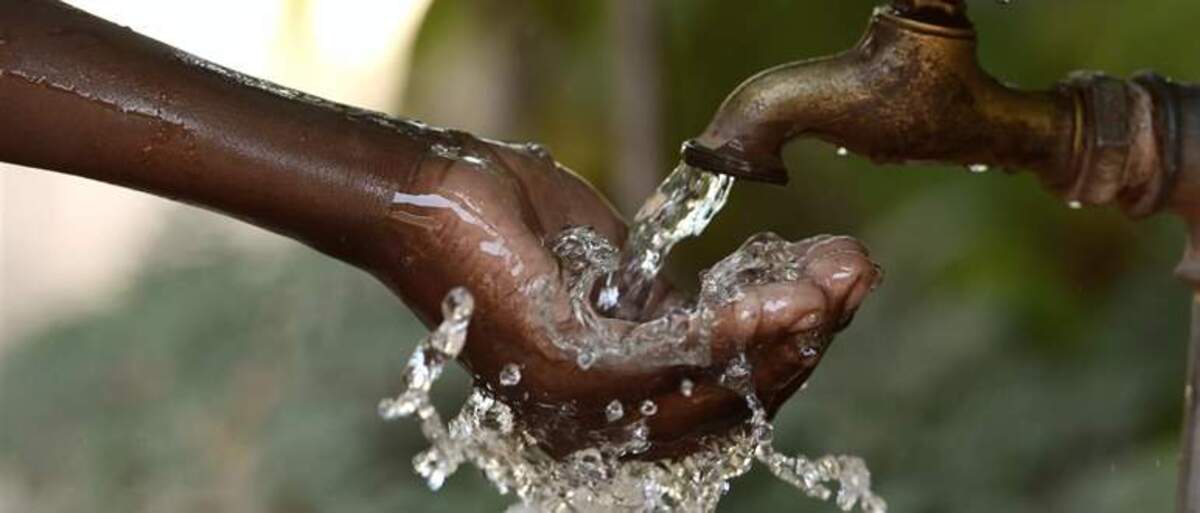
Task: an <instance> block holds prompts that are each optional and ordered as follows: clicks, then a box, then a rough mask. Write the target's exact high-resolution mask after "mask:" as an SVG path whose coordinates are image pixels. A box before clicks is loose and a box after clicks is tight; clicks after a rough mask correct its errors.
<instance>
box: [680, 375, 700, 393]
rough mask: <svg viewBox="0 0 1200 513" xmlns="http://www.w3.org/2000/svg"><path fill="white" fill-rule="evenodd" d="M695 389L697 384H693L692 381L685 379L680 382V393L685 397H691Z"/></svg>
mask: <svg viewBox="0 0 1200 513" xmlns="http://www.w3.org/2000/svg"><path fill="white" fill-rule="evenodd" d="M695 388H696V384H695V383H692V380H690V379H687V378H683V381H680V382H679V393H681V394H683V396H684V397H691V396H692V392H693V391H694V390H695Z"/></svg>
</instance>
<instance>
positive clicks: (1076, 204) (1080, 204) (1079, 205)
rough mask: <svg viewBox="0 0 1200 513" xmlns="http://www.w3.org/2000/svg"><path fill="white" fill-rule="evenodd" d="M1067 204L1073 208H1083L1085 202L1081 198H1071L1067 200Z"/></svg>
mask: <svg viewBox="0 0 1200 513" xmlns="http://www.w3.org/2000/svg"><path fill="white" fill-rule="evenodd" d="M1067 206H1068V207H1070V208H1071V210H1079V209H1081V208H1083V202H1081V201H1079V200H1071V201H1068V202H1067Z"/></svg>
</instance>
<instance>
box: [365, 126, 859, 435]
mask: <svg viewBox="0 0 1200 513" xmlns="http://www.w3.org/2000/svg"><path fill="white" fill-rule="evenodd" d="M412 176H413V178H412V179H411V180H409V181H408V183H407V184H405V185H404V187H405V189H404V190H402V191H396V192H395V195H394V202H393V205H392V210H391V214H390V216H389V219H390V221H389V225H390V227H391V229H392V230H394V233H393V235H394V236H395V240H397V241H404V243H403V244H399V243H397V244H396V245H395V246H394V250H393V251H391V252H389V253H388V255H389V256H388V258H387V261H386V262H385V263H384V264H383V265H382V266H381V269H380V270H377V271H376V274H377V275H379V276H380V277H381V278H382V279H383V280H384V282H385V283H388V284H389V285H390V286H391V287H392V288H393V289H394V290H395V291H397V292H398V293H399V294H400V295H401V296H402V297H403V298H405V299H406V300H407V301H408V303H409V304H410V305H411V306H413V307H414V308H415V309H416V310H417V311H418V312H419V313H420V314H421V315H422V316H423V317H424V318H425V320H426V321H427V322H429V321H433V322H436V321H437V320H438V318H439V315H440V314H439V313H438V312H439V310H438V306H439V305H440V302H441V299H442V296H443V295H444V294H445V293H446V291H448V290H449V289H451V288H452V287H455V286H460V285H461V286H465V287H467V288H468V289H469V290H470V291H471V292H472V294H473V295H474V298H475V315H474V318H473V319H472V321H471V324H470V328H469V335H468V340H467V344H466V347H465V349H464V351H463V353H462V355H461V361H462V363H463V364H464V365H465V366H466V367H467V369H468V370H469V371H470V372H471V373H472V374H473V375H474V376H475V381H476V384H477V385H479V386H486V387H488V388H489V389H490V390H492V391H493V393H495V394H497V395H499V396H500V397H502V398H503V399H504V400H505V401H506V402H507V403H508V404H510V405H512V406H514V407H515V408H516V410H517V411H518V412H519V414H520V416H521V419H520V420H521V421H522V422H523V425H524V426H525V427H526V428H527V429H531V430H532V432H533V433H534V434H535V436H537V437H538V438H539V440H541V441H542V442H543V445H544V447H545V448H546V449H547V450H548V451H549V452H551V453H552V454H555V455H559V456H561V455H565V454H567V453H569V452H571V451H573V450H576V449H579V448H582V447H584V446H586V445H589V444H594V443H595V442H596V441H600V440H613V441H619V440H620V439H621V433H622V432H623V431H622V428H623V427H624V426H626V425H628V424H629V423H631V422H634V421H636V420H638V419H640V418H642V417H643V415H642V414H641V413H640V412H639V411H638V409H639V408H638V405H639V404H641V403H642V402H643V401H645V400H652V401H654V402H655V403H656V405H657V412H656V413H655V414H654V415H652V416H649V417H647V424H648V426H649V428H650V441H651V443H652V449H651V450H650V451H649V452H648V453H646V454H645V457H661V456H669V455H677V454H683V453H687V452H691V451H693V450H695V449H696V448H697V443H698V442H699V441H700V439H701V438H702V437H703V436H704V435H708V434H714V433H721V432H724V431H726V430H728V429H729V428H731V427H732V426H735V425H736V424H737V423H739V422H741V421H743V420H744V419H745V418H746V416H747V414H748V410H747V409H746V408H745V404H744V401H743V399H742V398H741V397H739V396H737V395H736V394H734V393H733V392H731V391H730V390H728V389H726V388H725V387H723V386H721V384H720V383H719V376H720V374H721V372H722V371H723V370H724V369H725V366H726V365H727V364H728V362H729V360H730V359H731V358H733V357H734V356H736V355H737V354H739V353H742V352H744V353H745V354H746V355H747V358H748V361H749V362H750V363H751V365H752V366H753V383H754V385H755V387H756V390H757V392H758V394H759V396H760V398H761V399H762V401H763V403H764V404H765V405H766V406H767V408H768V410H769V411H770V412H771V413H772V414H773V413H774V411H775V410H777V409H778V408H779V406H780V405H782V403H783V402H784V401H785V400H786V399H787V398H788V397H789V396H791V394H792V393H793V392H795V391H796V390H797V389H798V388H799V387H800V385H802V384H803V383H804V381H805V380H807V378H808V376H809V374H810V373H811V372H812V370H813V369H814V368H815V367H816V365H817V363H818V362H819V361H820V359H821V356H822V355H823V354H824V351H825V349H826V347H827V346H828V342H829V341H830V339H831V336H832V334H833V333H834V332H836V331H838V330H839V329H841V328H842V327H844V326H845V325H846V324H847V322H848V321H849V319H850V317H851V315H852V314H853V313H854V311H855V310H856V309H857V308H858V306H859V305H860V304H861V302H862V301H863V299H864V298H865V296H866V295H867V293H868V292H869V291H870V290H871V288H872V287H873V285H874V284H875V282H876V281H877V270H876V267H875V265H874V264H873V263H872V262H871V261H870V260H869V259H868V258H867V254H866V250H865V249H864V248H863V247H862V246H861V245H859V244H858V243H857V242H855V241H854V240H852V239H849V238H834V237H818V238H814V239H809V240H807V241H804V242H802V243H799V244H794V245H792V246H791V249H790V250H789V251H790V252H792V253H794V258H795V259H796V261H798V262H804V263H805V265H804V267H803V275H804V276H803V278H802V279H800V280H798V281H794V282H786V283H772V284H766V285H757V286H750V287H747V288H745V289H743V291H742V292H743V294H742V295H741V297H740V298H739V299H738V300H736V301H735V302H731V303H728V304H723V305H721V306H720V307H719V308H717V309H716V310H715V316H714V319H713V324H712V331H711V334H710V335H709V337H708V338H705V339H703V340H704V341H707V343H708V344H709V346H710V351H711V358H710V359H709V360H708V362H709V363H708V365H705V366H699V365H671V364H655V363H653V362H650V363H647V362H646V361H639V360H612V359H608V360H605V359H601V360H598V361H596V362H595V364H594V365H593V366H591V367H590V368H588V369H587V370H584V369H581V368H580V367H579V366H578V365H577V363H576V355H575V354H567V352H566V351H564V350H563V349H560V348H559V347H558V346H556V345H555V344H554V343H553V341H552V339H551V337H550V329H549V326H548V325H547V323H546V322H545V320H544V318H545V317H544V315H542V314H538V313H537V312H539V308H541V309H542V310H541V311H542V312H546V311H547V310H548V311H549V314H550V315H551V316H552V317H553V318H555V319H561V320H563V322H567V321H569V319H570V312H569V310H570V309H569V307H568V304H569V297H568V296H567V292H566V291H565V290H564V289H565V287H563V283H562V277H561V273H560V269H559V263H558V260H557V258H556V256H555V255H554V254H553V253H552V252H551V251H550V250H549V249H548V248H549V246H550V241H551V240H552V239H553V238H554V237H555V236H556V235H557V234H559V233H560V232H561V231H562V230H564V229H566V228H569V227H578V226H591V227H592V228H594V229H595V230H596V231H597V232H598V233H599V234H600V235H603V236H604V237H606V238H607V239H608V240H610V241H615V242H616V243H617V244H620V243H621V242H623V241H624V239H625V232H626V226H625V224H624V223H623V221H622V220H621V218H620V217H619V216H618V215H617V214H616V213H615V211H614V210H613V209H612V207H611V206H610V205H609V204H608V203H607V202H605V200H604V199H603V198H602V197H601V196H600V195H599V194H597V192H596V191H595V190H594V189H592V188H591V187H590V186H589V185H588V184H587V183H586V182H584V181H583V180H581V179H580V178H579V177H577V176H576V175H574V174H572V173H571V172H570V171H568V170H566V169H565V168H562V167H561V166H558V165H557V164H556V163H555V162H554V161H553V160H552V159H551V158H550V157H549V155H546V154H545V153H543V152H541V151H539V150H537V149H536V148H528V147H522V146H515V145H504V144H500V143H493V142H487V141H481V140H479V139H476V138H474V137H471V136H469V135H466V134H462V133H458V132H449V133H447V134H446V138H445V140H444V141H443V142H441V143H438V144H435V145H434V146H433V148H432V149H431V151H430V153H429V155H428V156H427V158H426V159H425V160H424V161H423V162H422V163H421V164H420V167H419V169H418V170H417V171H416V172H415V173H413V175H412ZM539 280H541V281H542V282H543V283H545V282H546V281H549V282H550V286H548V287H546V288H545V289H544V290H543V292H542V293H543V294H549V298H548V301H547V300H546V299H539V297H538V293H537V292H536V291H535V289H536V287H534V284H535V283H538V281H539ZM656 287H657V288H658V292H657V293H656V296H658V297H659V298H664V299H661V300H659V301H655V306H654V308H662V307H663V305H669V304H672V303H677V302H679V299H680V298H678V297H677V295H676V294H674V293H672V292H671V291H670V290H671V289H670V287H669V286H667V284H665V283H659V284H656ZM547 304H548V305H549V308H548V309H547V308H545V307H546V305H547ZM651 316H652V315H647V316H644V317H651ZM604 322H605V323H606V324H607V326H606V328H608V329H612V330H614V331H616V332H625V331H629V330H632V329H634V327H635V326H636V323H635V322H632V321H621V320H615V319H608V320H605V321H604ZM695 331H696V330H694V329H693V330H692V332H693V335H691V336H694V337H698V336H699V335H698V334H696V333H694V332H695ZM507 364H516V365H517V366H518V367H519V368H520V369H521V376H522V378H521V381H520V382H519V383H518V384H517V385H515V386H502V385H501V384H500V383H499V379H498V377H499V375H500V372H501V369H502V368H503V367H504V366H505V365H507ZM684 379H687V380H690V381H691V382H693V383H694V387H693V390H692V392H691V394H690V395H688V396H685V395H684V394H682V393H681V392H680V383H681V382H682V381H683V380H684ZM614 399H616V400H619V401H621V403H622V405H623V409H624V416H623V417H622V418H621V419H620V420H618V421H614V422H609V421H608V419H606V417H605V407H606V405H608V404H609V403H610V402H611V401H613V400H614Z"/></svg>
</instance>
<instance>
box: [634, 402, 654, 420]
mask: <svg viewBox="0 0 1200 513" xmlns="http://www.w3.org/2000/svg"><path fill="white" fill-rule="evenodd" d="M638 411H640V412H642V415H644V416H646V417H649V416H652V415H654V414H655V413H658V405H657V404H654V401H651V400H649V399H646V400H645V401H642V406H641V407H639V408H638Z"/></svg>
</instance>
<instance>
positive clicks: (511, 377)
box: [500, 363, 521, 387]
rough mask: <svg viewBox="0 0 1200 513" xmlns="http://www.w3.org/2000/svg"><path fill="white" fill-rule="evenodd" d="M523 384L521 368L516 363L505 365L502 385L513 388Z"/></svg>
mask: <svg viewBox="0 0 1200 513" xmlns="http://www.w3.org/2000/svg"><path fill="white" fill-rule="evenodd" d="M520 382H521V368H520V367H518V366H517V364H515V363H510V364H508V365H505V366H504V368H503V369H501V370H500V385H501V386H506V387H511V386H515V385H516V384H517V383H520Z"/></svg>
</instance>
